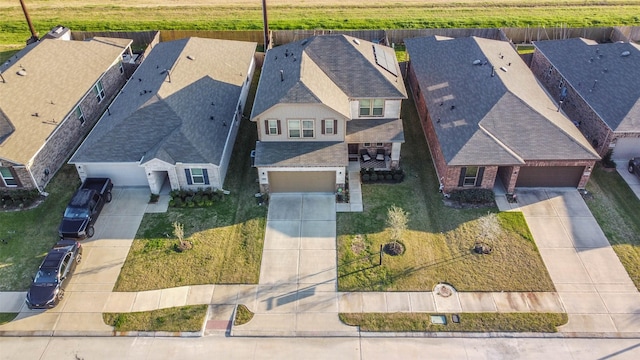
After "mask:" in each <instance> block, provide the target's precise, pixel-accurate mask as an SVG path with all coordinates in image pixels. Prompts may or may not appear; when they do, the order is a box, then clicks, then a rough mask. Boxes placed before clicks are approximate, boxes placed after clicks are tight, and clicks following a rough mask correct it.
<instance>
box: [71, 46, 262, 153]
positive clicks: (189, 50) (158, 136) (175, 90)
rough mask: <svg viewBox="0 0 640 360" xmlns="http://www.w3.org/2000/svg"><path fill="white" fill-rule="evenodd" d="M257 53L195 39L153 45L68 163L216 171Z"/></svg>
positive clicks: (249, 49) (253, 48)
mask: <svg viewBox="0 0 640 360" xmlns="http://www.w3.org/2000/svg"><path fill="white" fill-rule="evenodd" d="M255 46H256V44H255V43H248V42H239V41H227V40H215V39H200V38H189V39H181V40H176V41H170V42H164V43H160V44H158V45H156V47H155V48H154V49H153V50H152V51H151V53H150V54H149V55H148V56H147V58H146V59H145V61H144V62H143V63H142V64H141V65H140V67H139V68H138V69H137V70H136V72H135V73H134V74H133V76H132V78H131V79H130V80H129V82H128V83H127V84H126V85H125V87H124V88H123V91H122V93H121V94H120V95H119V96H118V97H117V98H116V100H115V101H114V102H113V104H112V105H111V107H110V109H111V115H110V116H104V117H103V118H102V119H101V120H100V122H99V123H98V124H97V125H96V127H95V128H94V130H93V131H92V132H91V133H90V134H89V136H88V137H87V139H86V140H85V142H84V143H83V144H82V145H81V147H80V148H79V149H78V151H77V152H76V154H75V155H74V156H73V157H72V158H71V162H72V163H78V162H137V161H140V160H141V162H142V163H144V162H147V161H149V160H151V159H154V158H155V159H160V160H162V161H165V162H168V163H172V164H173V163H176V162H183V163H211V164H220V161H221V157H222V153H223V151H224V146H225V143H226V139H227V136H228V134H229V131H230V130H231V127H232V120H233V115H234V113H235V111H236V108H235V107H236V104H237V102H238V99H239V97H240V92H241V90H242V85H243V83H244V81H245V80H246V78H247V71H248V70H249V65H250V63H251V61H252V59H253V56H254V53H255ZM165 69H170V73H169V75H167V72H166V70H165ZM233 126H235V125H233Z"/></svg>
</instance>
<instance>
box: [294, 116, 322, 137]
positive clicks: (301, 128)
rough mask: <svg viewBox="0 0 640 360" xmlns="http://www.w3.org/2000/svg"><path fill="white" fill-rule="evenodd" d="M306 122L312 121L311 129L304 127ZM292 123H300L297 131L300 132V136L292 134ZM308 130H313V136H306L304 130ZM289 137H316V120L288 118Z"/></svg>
mask: <svg viewBox="0 0 640 360" xmlns="http://www.w3.org/2000/svg"><path fill="white" fill-rule="evenodd" d="M305 122H311V129H305V128H304V123H305ZM292 123H297V124H298V129H297V131H298V132H299V136H291V130H292V129H291V128H292V126H291V124H292ZM305 130H307V131H309V130H311V131H312V136H304V131H305ZM287 137H288V138H290V139H314V138H315V137H316V122H315V120H313V119H288V120H287Z"/></svg>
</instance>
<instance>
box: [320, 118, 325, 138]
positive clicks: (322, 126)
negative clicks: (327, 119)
mask: <svg viewBox="0 0 640 360" xmlns="http://www.w3.org/2000/svg"><path fill="white" fill-rule="evenodd" d="M321 123H322V125H321V126H320V127H321V128H322V135H324V120H322V121H321Z"/></svg>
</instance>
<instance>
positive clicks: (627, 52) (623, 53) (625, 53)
mask: <svg viewBox="0 0 640 360" xmlns="http://www.w3.org/2000/svg"><path fill="white" fill-rule="evenodd" d="M629 55H631V52H630V51H628V50H627V51H623V52H622V54H620V56H622V57H625V56H629Z"/></svg>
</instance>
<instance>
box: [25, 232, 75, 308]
mask: <svg viewBox="0 0 640 360" xmlns="http://www.w3.org/2000/svg"><path fill="white" fill-rule="evenodd" d="M81 259H82V246H81V245H80V243H78V242H77V241H75V240H60V241H58V243H56V244H55V245H54V246H53V248H52V249H51V250H50V251H49V253H48V254H47V256H45V258H44V260H43V261H42V264H40V268H39V269H38V272H37V273H36V276H35V277H34V278H33V282H32V283H31V287H30V288H29V291H28V292H27V298H26V299H25V302H26V303H27V306H28V307H29V309H51V308H53V307H55V306H56V305H58V303H59V302H60V300H62V298H63V297H64V289H65V288H66V287H67V285H68V284H69V280H70V279H71V276H72V275H73V272H74V270H75V269H76V265H77V264H78V263H79V262H80V260H81Z"/></svg>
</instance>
